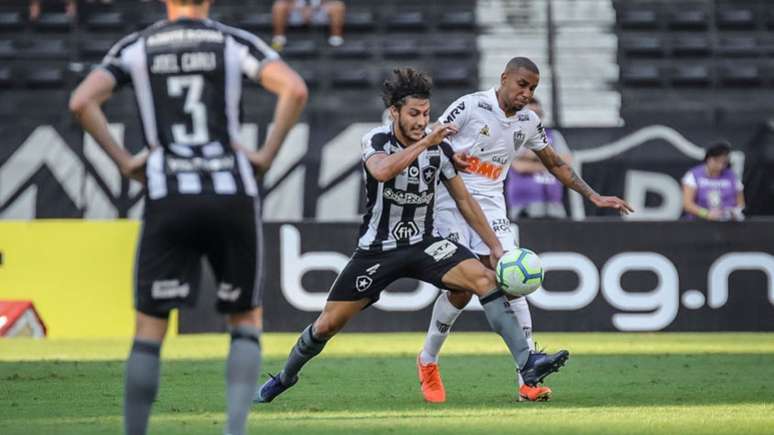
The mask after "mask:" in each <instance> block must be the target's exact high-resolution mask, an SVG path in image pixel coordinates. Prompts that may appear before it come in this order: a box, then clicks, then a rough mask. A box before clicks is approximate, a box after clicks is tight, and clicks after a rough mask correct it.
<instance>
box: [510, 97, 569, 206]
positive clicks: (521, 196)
mask: <svg viewBox="0 0 774 435" xmlns="http://www.w3.org/2000/svg"><path fill="white" fill-rule="evenodd" d="M527 108H529V109H530V110H532V111H533V112H535V114H536V115H537V116H538V117H540V118H543V108H542V107H541V106H540V101H538V100H537V98H533V99H532V102H531V103H530V104H529V105H527ZM545 131H546V137H547V138H548V142H549V143H550V144H551V145H552V146H553V147H554V149H555V150H556V153H557V154H559V155H560V156H561V157H562V160H564V161H565V162H567V163H571V162H572V154H571V152H570V148H569V147H568V146H567V141H565V140H564V136H562V134H561V133H559V131H557V130H555V129H553V128H546V129H545ZM505 192H506V200H507V201H508V217H509V218H510V219H511V220H512V221H515V220H517V219H519V218H522V217H530V218H556V219H561V218H565V217H567V211H566V210H565V209H564V203H563V202H562V198H563V197H564V186H562V183H560V182H559V180H557V179H556V178H555V177H554V176H553V175H551V173H550V172H548V170H547V169H546V168H545V166H543V164H542V163H541V162H540V159H538V157H537V155H536V154H535V153H533V152H532V151H530V150H528V149H527V148H525V147H521V148H519V150H518V151H517V152H516V159H514V160H513V163H512V164H511V168H510V170H509V171H508V178H507V179H506V181H505Z"/></svg>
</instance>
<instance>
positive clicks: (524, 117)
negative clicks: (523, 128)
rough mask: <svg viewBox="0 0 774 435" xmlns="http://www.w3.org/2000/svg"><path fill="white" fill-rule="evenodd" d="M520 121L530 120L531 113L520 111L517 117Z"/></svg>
mask: <svg viewBox="0 0 774 435" xmlns="http://www.w3.org/2000/svg"><path fill="white" fill-rule="evenodd" d="M517 119H518V120H519V121H529V113H519V116H518V118H517Z"/></svg>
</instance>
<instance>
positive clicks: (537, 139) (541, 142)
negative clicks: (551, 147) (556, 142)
mask: <svg viewBox="0 0 774 435" xmlns="http://www.w3.org/2000/svg"><path fill="white" fill-rule="evenodd" d="M532 117H534V118H535V123H536V124H537V125H535V127H534V130H533V131H531V133H532V134H531V135H530V136H529V137H528V138H527V142H526V143H525V144H524V146H525V147H527V148H529V149H531V150H532V151H540V150H542V149H543V148H545V147H547V146H548V138H547V137H546V130H545V128H543V122H542V121H540V118H538V117H537V115H536V114H535V113H530V118H532Z"/></svg>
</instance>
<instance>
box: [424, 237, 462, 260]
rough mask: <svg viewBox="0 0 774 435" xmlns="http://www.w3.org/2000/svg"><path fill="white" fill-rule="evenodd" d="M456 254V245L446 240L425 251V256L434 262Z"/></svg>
mask: <svg viewBox="0 0 774 435" xmlns="http://www.w3.org/2000/svg"><path fill="white" fill-rule="evenodd" d="M455 252H457V245H455V244H454V243H452V242H450V241H448V240H439V241H437V242H435V243H433V244H432V245H430V246H428V247H427V249H425V254H427V255H429V256H431V257H433V259H434V260H435V261H441V260H445V259H447V258H449V257H451V256H452V255H454V253H455Z"/></svg>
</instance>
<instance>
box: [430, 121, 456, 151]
mask: <svg viewBox="0 0 774 435" xmlns="http://www.w3.org/2000/svg"><path fill="white" fill-rule="evenodd" d="M458 131H459V129H458V128H457V126H456V125H454V124H444V123H442V122H439V123H438V124H435V125H434V126H433V129H432V131H430V134H428V135H427V140H428V145H427V146H428V147H429V146H432V145H437V144H439V143H441V141H442V140H444V139H446V138H447V137H449V136H451V135H453V134H457V132H458Z"/></svg>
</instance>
